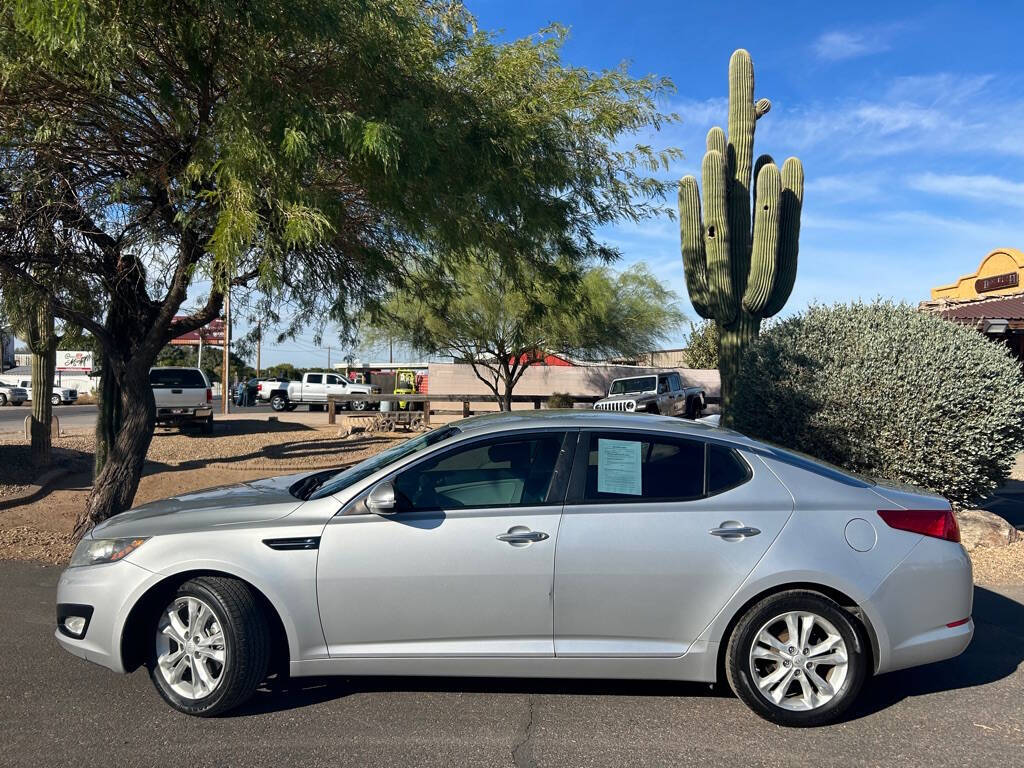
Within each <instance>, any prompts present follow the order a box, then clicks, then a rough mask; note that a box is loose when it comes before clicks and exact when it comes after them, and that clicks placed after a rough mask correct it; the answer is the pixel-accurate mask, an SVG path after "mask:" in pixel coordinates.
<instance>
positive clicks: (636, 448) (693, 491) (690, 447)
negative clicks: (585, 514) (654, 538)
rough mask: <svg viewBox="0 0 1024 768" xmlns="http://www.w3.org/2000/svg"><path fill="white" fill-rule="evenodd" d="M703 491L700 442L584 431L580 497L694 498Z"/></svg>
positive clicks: (606, 499) (609, 499) (610, 499)
mask: <svg viewBox="0 0 1024 768" xmlns="http://www.w3.org/2000/svg"><path fill="white" fill-rule="evenodd" d="M703 495H704V443H703V442H702V441H700V440H688V439H685V438H673V437H660V436H653V435H635V434H629V433H621V432H609V433H594V434H592V435H591V436H590V447H589V455H588V457H587V463H586V482H585V487H584V491H583V498H584V501H587V502H614V501H640V500H643V501H657V500H670V499H671V500H686V499H698V498H700V497H701V496H703Z"/></svg>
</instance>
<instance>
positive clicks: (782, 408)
mask: <svg viewBox="0 0 1024 768" xmlns="http://www.w3.org/2000/svg"><path fill="white" fill-rule="evenodd" d="M736 389H737V393H736V400H735V402H734V404H733V413H732V424H733V426H734V427H735V428H736V429H738V430H740V431H742V432H745V433H747V434H749V435H751V436H756V437H761V438H764V439H767V440H771V441H773V442H776V443H779V444H781V445H784V446H786V447H790V448H795V449H797V450H801V451H804V452H806V453H809V454H812V455H814V456H817V457H819V458H822V459H825V460H827V461H831V462H833V463H835V464H838V465H840V466H842V467H845V468H847V469H850V470H853V471H856V472H863V473H865V474H868V475H873V476H876V477H879V478H884V479H888V480H891V481H896V482H904V483H910V484H913V485H917V486H921V487H924V488H928V489H930V490H933V491H936V492H938V493H941V494H942V495H943V496H945V497H946V498H947V499H949V500H950V501H951V502H953V503H954V504H957V505H959V506H964V505H968V504H970V503H972V502H974V501H977V500H978V499H979V498H981V497H984V496H985V495H987V494H988V493H990V492H991V491H992V490H993V489H994V488H995V487H997V486H998V485H999V483H1001V482H1002V481H1003V480H1004V479H1005V478H1006V476H1007V474H1008V473H1009V470H1010V467H1011V465H1012V463H1013V459H1014V455H1015V454H1016V452H1017V451H1019V450H1021V448H1022V445H1024V379H1022V375H1021V369H1020V364H1019V363H1018V361H1017V360H1015V359H1014V358H1013V357H1012V356H1011V355H1010V353H1009V352H1008V350H1007V349H1006V348H1005V347H1004V346H1003V345H1002V344H999V343H996V342H992V341H989V340H988V339H986V338H985V336H983V335H982V334H981V333H979V332H978V331H976V330H973V329H971V328H966V327H963V326H960V325H956V324H954V323H952V322H949V321H946V320H942V319H941V318H938V317H936V316H934V315H928V314H923V313H921V312H918V311H916V310H915V309H914V308H912V307H910V306H908V305H905V304H893V303H891V302H875V303H872V304H862V303H855V304H851V305H836V306H831V307H824V306H812V307H811V308H809V309H808V310H807V311H806V312H804V313H802V314H800V315H798V316H796V317H793V318H791V319H789V320H786V321H783V322H781V323H776V324H774V326H773V327H772V328H770V329H768V330H767V331H766V332H765V333H763V334H762V335H761V337H760V338H759V339H758V341H757V342H756V343H755V344H754V345H753V346H752V347H751V348H750V349H749V351H748V353H747V354H746V355H745V356H744V359H743V364H742V371H741V374H740V378H739V380H738V382H737V388H736Z"/></svg>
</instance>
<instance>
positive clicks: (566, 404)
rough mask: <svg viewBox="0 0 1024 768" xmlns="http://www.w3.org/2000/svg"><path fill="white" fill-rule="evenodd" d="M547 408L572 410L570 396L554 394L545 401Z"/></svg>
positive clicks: (562, 393) (565, 393)
mask: <svg viewBox="0 0 1024 768" xmlns="http://www.w3.org/2000/svg"><path fill="white" fill-rule="evenodd" d="M546 405H547V407H548V408H572V407H573V399H572V395H570V394H568V393H567V392H555V393H553V394H552V395H551V397H549V398H548V399H547V403H546Z"/></svg>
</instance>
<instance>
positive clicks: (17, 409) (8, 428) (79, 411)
mask: <svg viewBox="0 0 1024 768" xmlns="http://www.w3.org/2000/svg"><path fill="white" fill-rule="evenodd" d="M31 413H32V404H31V403H23V404H22V405H7V406H5V407H3V408H0V434H3V433H4V432H21V431H23V429H24V424H25V417H26V416H29V415H30V414H31ZM53 413H54V415H56V417H57V418H58V419H59V420H60V428H61V429H65V430H67V429H92V428H93V427H94V426H95V425H96V406H95V405H57V406H54V408H53Z"/></svg>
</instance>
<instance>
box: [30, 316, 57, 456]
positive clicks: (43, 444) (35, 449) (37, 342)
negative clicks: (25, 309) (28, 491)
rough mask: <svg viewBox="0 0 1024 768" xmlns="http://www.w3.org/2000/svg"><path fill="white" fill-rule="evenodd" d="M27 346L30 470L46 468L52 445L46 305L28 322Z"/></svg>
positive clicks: (53, 359) (51, 353)
mask: <svg viewBox="0 0 1024 768" xmlns="http://www.w3.org/2000/svg"><path fill="white" fill-rule="evenodd" d="M26 335H27V336H28V345H29V349H30V350H31V351H32V421H31V424H30V430H29V434H30V436H31V439H32V466H33V467H36V468H37V469H42V468H43V467H48V466H49V465H50V461H51V458H52V452H53V441H52V437H51V431H52V427H53V405H52V404H51V403H50V398H51V397H52V396H53V379H54V375H55V373H56V368H57V341H58V338H57V334H56V332H55V330H54V323H53V313H52V312H51V311H50V305H49V302H48V301H45V300H44V301H40V303H39V308H38V309H37V310H36V311H35V312H32V313H31V314H30V316H29V322H28V333H27V334H26Z"/></svg>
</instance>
